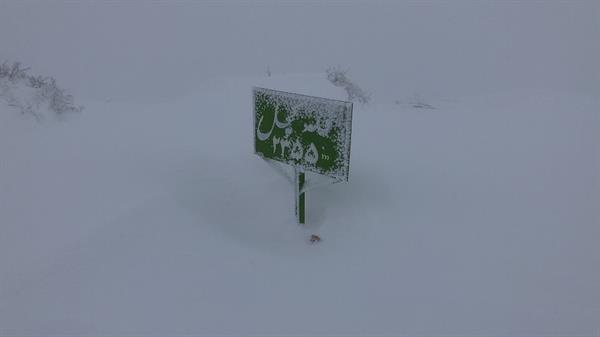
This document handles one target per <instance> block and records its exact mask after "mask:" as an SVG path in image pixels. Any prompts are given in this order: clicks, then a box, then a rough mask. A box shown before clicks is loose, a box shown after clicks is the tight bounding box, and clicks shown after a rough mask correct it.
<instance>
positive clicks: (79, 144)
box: [0, 74, 600, 336]
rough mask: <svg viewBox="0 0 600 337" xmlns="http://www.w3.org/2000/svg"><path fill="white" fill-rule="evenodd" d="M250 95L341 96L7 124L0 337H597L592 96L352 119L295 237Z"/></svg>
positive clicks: (551, 96)
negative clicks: (346, 147)
mask: <svg viewBox="0 0 600 337" xmlns="http://www.w3.org/2000/svg"><path fill="white" fill-rule="evenodd" d="M253 85H259V86H266V87H275V88H278V89H284V90H291V91H295V92H300V93H307V94H318V95H320V96H327V97H331V98H343V93H342V92H341V91H340V89H339V88H335V87H333V86H332V85H331V84H330V83H328V82H327V81H326V79H325V76H324V74H314V75H311V74H308V75H295V76H274V77H271V78H267V77H264V78H224V79H220V80H213V81H211V82H210V83H205V84H203V85H201V86H199V89H198V90H197V91H196V92H194V93H192V94H189V95H187V96H185V97H180V98H178V99H175V100H172V101H169V102H164V103H161V104H147V105H144V104H133V103H125V102H119V101H97V102H94V101H89V102H81V103H83V105H85V106H86V109H85V110H84V112H82V113H80V114H73V115H70V116H69V117H67V118H64V119H61V120H54V119H53V118H45V119H44V120H42V121H41V122H36V121H35V120H34V119H32V118H30V117H27V116H23V115H20V114H18V113H17V112H15V111H13V110H10V109H9V108H7V107H6V106H4V105H0V224H1V226H0V271H1V274H0V335H8V336H13V335H40V336H41V335H44V336H49V335H61V336H62V335H68V336H75V335H87V336H95V335H111V336H113V335H114V336H122V335H123V336H124V335H128V336H132V335H136V336H138V335H139V336H141V335H144V336H155V335H156V336H167V335H178V334H181V335H185V334H190V335H213V334H214V335H311V334H315V335H361V336H363V335H365V336H366V335H380V334H381V335H383V334H385V335H398V334H408V335H414V334H418V335H424V334H426V335H439V334H484V335H525V334H527V335H532V334H535V335H549V334H552V335H559V334H565V335H575V334H579V335H591V334H593V333H598V330H597V329H598V327H599V326H598V318H599V317H600V316H599V315H600V286H599V284H600V268H599V267H598V266H599V265H600V245H598V239H600V221H599V220H600V207H598V205H600V170H599V168H600V155H599V145H598V144H599V140H600V138H599V137H600V136H599V135H600V118H599V115H598V111H600V104H599V102H598V99H597V98H591V97H587V96H581V95H576V94H567V93H564V92H528V93H523V92H512V93H511V92H507V93H504V94H496V95H488V96H477V97H464V98H460V99H456V100H454V101H452V102H439V103H437V102H436V105H437V108H436V109H415V108H413V107H411V106H404V105H397V104H394V103H393V102H390V104H384V103H377V102H374V103H372V104H371V105H366V106H362V105H355V111H354V125H353V135H352V137H353V138H352V157H351V175H350V182H349V183H348V184H337V185H332V186H326V187H320V188H316V189H314V190H311V191H309V193H308V195H307V202H308V206H307V208H308V223H309V224H308V225H307V226H306V227H304V228H302V227H299V226H298V225H296V224H295V220H294V217H293V188H292V186H291V185H290V184H289V182H288V181H287V180H286V179H285V178H284V177H283V176H281V175H279V174H277V172H276V171H275V170H273V168H272V167H271V166H269V165H267V164H266V163H265V162H263V161H262V160H261V159H259V157H257V156H255V155H253V153H252V131H251V124H252V107H251V87H252V86H253ZM313 233H316V234H318V235H320V236H321V238H322V241H321V242H320V243H318V244H310V243H309V242H308V237H309V236H310V234H313ZM594 329H596V330H594Z"/></svg>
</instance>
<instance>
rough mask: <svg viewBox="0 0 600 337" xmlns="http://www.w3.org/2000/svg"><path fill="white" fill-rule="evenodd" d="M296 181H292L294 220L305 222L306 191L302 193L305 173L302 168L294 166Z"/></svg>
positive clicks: (300, 222) (299, 222)
mask: <svg viewBox="0 0 600 337" xmlns="http://www.w3.org/2000/svg"><path fill="white" fill-rule="evenodd" d="M294 171H295V173H296V174H295V176H296V179H295V180H296V181H295V183H294V185H295V189H296V220H297V221H298V224H301V225H303V224H305V219H306V193H304V191H303V189H304V183H305V179H306V177H305V174H304V172H303V171H302V170H300V169H298V168H294Z"/></svg>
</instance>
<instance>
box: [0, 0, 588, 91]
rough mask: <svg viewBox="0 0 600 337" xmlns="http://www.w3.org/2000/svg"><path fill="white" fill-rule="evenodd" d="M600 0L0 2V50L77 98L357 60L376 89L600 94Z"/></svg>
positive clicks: (355, 68) (349, 64) (365, 81)
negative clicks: (565, 0)
mask: <svg viewBox="0 0 600 337" xmlns="http://www.w3.org/2000/svg"><path fill="white" fill-rule="evenodd" d="M599 36H600V3H599V2H597V1H568V2H558V1H555V2H552V1H544V2H508V1H506V2H505V1H502V2H483V1H448V2H443V1H439V2H408V1H405V2H375V1H373V2H371V1H369V2H359V1H354V2H353V1H345V2H327V3H325V4H323V3H320V2H316V1H314V2H313V1H311V2H303V3H300V2H284V3H281V4H277V3H276V2H266V1H261V2H257V3H250V2H241V1H240V2H226V3H225V4H222V3H220V2H212V1H173V2H166V1H93V2H92V1H77V2H67V1H12V0H2V1H0V43H1V45H0V46H1V47H0V60H7V61H20V62H22V63H23V64H24V65H26V66H28V67H31V68H32V72H34V73H39V74H44V75H52V76H55V77H56V78H57V79H58V80H59V82H60V83H61V84H62V85H63V86H64V87H66V88H67V89H68V90H69V91H70V92H72V93H74V94H75V95H76V96H77V97H84V98H93V99H105V98H113V99H131V100H136V101H154V100H169V99H173V98H175V97H177V96H179V95H182V94H185V93H188V92H191V91H193V90H194V89H195V88H197V87H198V86H200V85H202V83H203V82H206V81H210V80H212V79H214V78H217V77H219V76H222V75H227V76H232V75H233V76H244V75H256V74H261V73H262V74H264V73H265V72H266V69H267V68H269V69H270V70H271V71H272V72H273V73H276V74H287V73H296V72H303V73H305V72H311V73H314V72H323V71H324V70H325V69H326V68H327V67H329V66H340V67H342V68H344V69H349V70H350V74H351V76H352V77H353V78H354V79H355V80H356V81H357V82H358V83H359V84H361V85H362V86H363V87H365V88H366V89H367V90H370V91H371V92H372V93H373V97H374V99H376V100H382V101H384V100H391V99H396V98H403V97H406V96H409V95H412V94H420V95H426V96H436V97H455V96H465V95H479V94H486V93H493V92H498V91H507V90H511V91H512V90H552V91H554V90H560V91H570V92H580V93H584V94H591V95H597V94H600V88H599V84H598V83H600V81H599V79H600V75H599V74H600V67H599V61H598V60H600V43H599V39H598V37H599Z"/></svg>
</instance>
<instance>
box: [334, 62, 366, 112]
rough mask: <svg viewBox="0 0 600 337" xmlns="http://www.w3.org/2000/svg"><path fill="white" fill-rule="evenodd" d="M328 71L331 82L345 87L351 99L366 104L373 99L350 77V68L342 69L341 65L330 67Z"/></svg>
mask: <svg viewBox="0 0 600 337" xmlns="http://www.w3.org/2000/svg"><path fill="white" fill-rule="evenodd" d="M326 73H327V79H328V80H329V82H331V83H332V84H333V85H335V86H336V87H342V88H344V90H345V91H346V94H347V95H348V100H349V101H351V102H359V103H362V104H366V103H369V101H370V100H371V95H370V94H369V93H367V92H365V91H364V90H363V89H361V88H360V87H359V86H358V85H356V84H355V83H354V82H352V81H351V80H350V79H349V78H348V70H342V69H340V68H339V67H330V68H328V69H327V70H326Z"/></svg>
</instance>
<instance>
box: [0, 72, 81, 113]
mask: <svg viewBox="0 0 600 337" xmlns="http://www.w3.org/2000/svg"><path fill="white" fill-rule="evenodd" d="M28 70H29V69H28V68H22V67H21V64H20V63H19V62H14V63H13V64H8V63H7V62H4V63H2V64H0V99H2V100H4V101H5V102H6V104H8V106H10V107H13V108H16V109H17V110H19V111H20V112H21V113H23V114H30V115H33V116H34V117H36V118H38V119H39V118H40V116H41V111H40V109H41V108H43V107H45V108H46V109H47V110H48V111H51V112H53V113H55V114H57V115H61V114H64V113H67V112H80V111H81V110H83V107H82V106H78V105H75V103H74V99H73V96H71V95H69V94H67V93H66V92H65V90H64V89H62V88H61V87H59V86H58V85H57V84H56V80H55V79H54V78H52V77H44V76H35V75H30V74H28V73H27V72H28Z"/></svg>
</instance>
